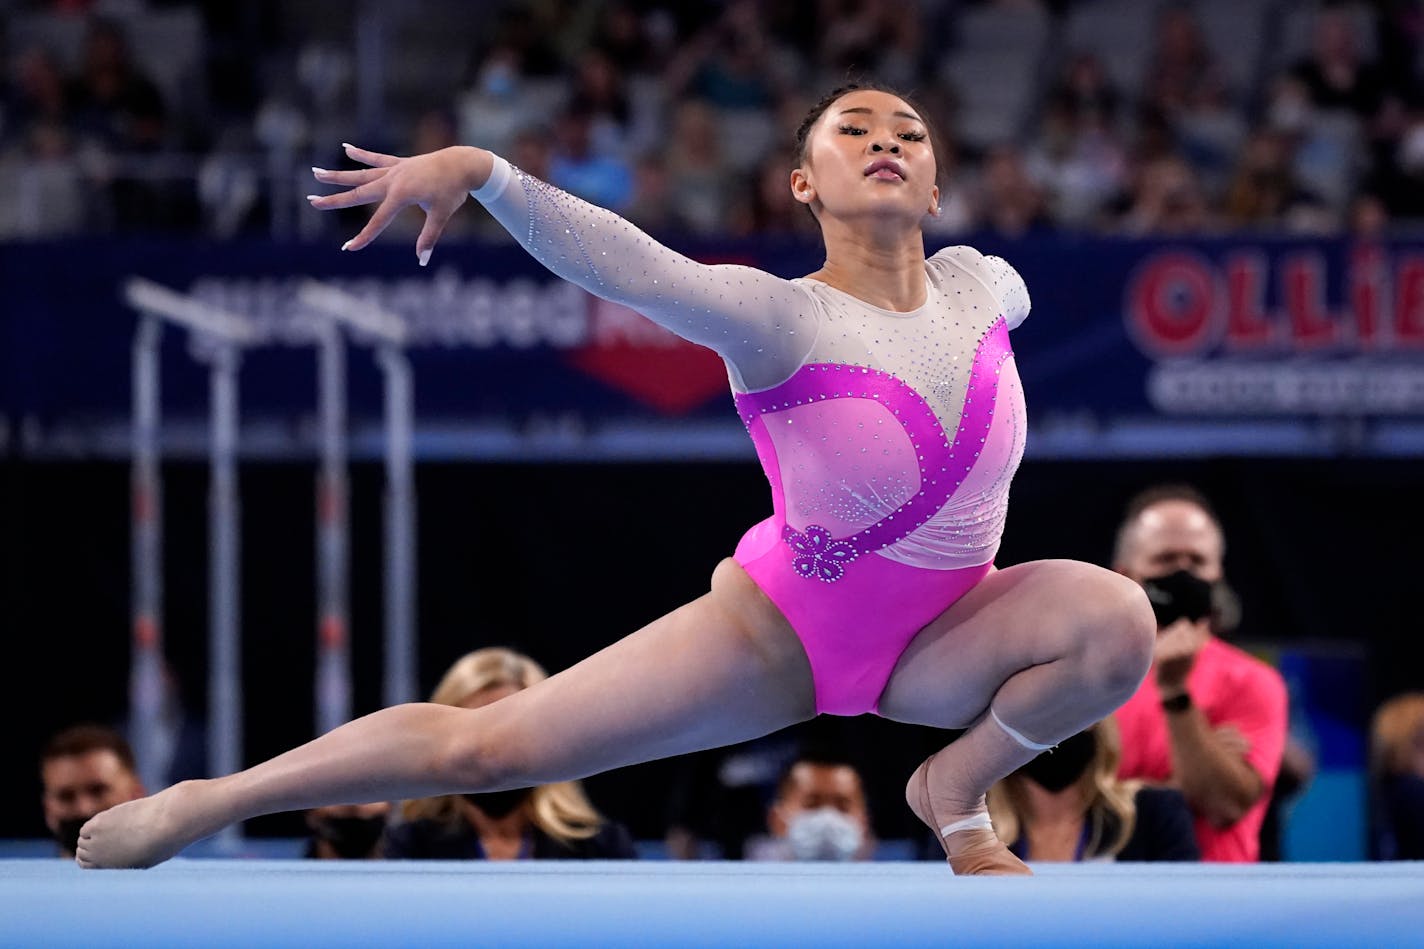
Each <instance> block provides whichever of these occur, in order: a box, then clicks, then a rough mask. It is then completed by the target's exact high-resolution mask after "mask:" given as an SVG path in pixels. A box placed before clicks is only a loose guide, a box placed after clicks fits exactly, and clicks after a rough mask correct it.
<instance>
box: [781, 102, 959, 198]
mask: <svg viewBox="0 0 1424 949" xmlns="http://www.w3.org/2000/svg"><path fill="white" fill-rule="evenodd" d="M935 174H936V165H935V155H934V148H933V146H931V144H930V138H929V129H928V128H927V127H926V125H925V123H924V121H923V120H922V119H921V118H920V116H919V115H918V114H917V113H916V112H915V110H914V109H913V108H911V107H910V105H909V104H908V103H906V102H905V101H904V100H903V99H901V98H900V97H898V96H893V95H891V94H889V93H888V92H877V91H873V90H866V89H862V90H856V91H855V92H849V93H847V94H845V95H843V96H841V97H840V98H839V99H837V100H836V101H835V102H832V103H831V105H830V106H829V107H828V108H827V109H826V111H825V112H823V113H822V114H821V117H820V118H819V119H818V120H817V121H816V125H815V127H814V128H813V129H812V130H811V133H810V135H809V136H808V138H807V142H806V154H805V157H804V160H803V161H802V164H801V167H800V168H797V169H796V170H795V171H793V172H792V173H791V193H792V195H793V196H794V197H795V198H796V200H797V201H800V202H801V203H803V204H806V205H809V206H810V207H811V210H812V211H813V212H815V214H816V217H817V219H818V220H821V221H822V223H824V222H825V218H826V216H827V215H831V216H834V217H837V218H842V219H847V220H849V219H856V218H865V217H867V216H872V217H876V218H887V217H888V218H892V219H895V218H899V219H903V220H905V221H906V222H907V223H911V224H915V225H918V223H919V222H920V221H921V219H923V217H924V216H925V215H926V214H933V213H936V211H937V209H938V207H939V186H938V185H937V184H935Z"/></svg>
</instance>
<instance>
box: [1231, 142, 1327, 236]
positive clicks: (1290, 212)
mask: <svg viewBox="0 0 1424 949" xmlns="http://www.w3.org/2000/svg"><path fill="white" fill-rule="evenodd" d="M1320 207H1321V202H1320V199H1319V198H1318V197H1317V196H1316V195H1314V194H1312V193H1311V192H1310V191H1308V190H1307V189H1306V188H1305V187H1303V186H1302V185H1301V183H1300V182H1299V181H1298V180H1297V178H1296V175H1295V171H1294V168H1293V167H1292V162H1291V154H1290V140H1289V139H1288V138H1287V137H1286V136H1285V135H1284V134H1282V133H1280V132H1277V131H1272V130H1270V129H1261V130H1258V131H1256V132H1253V133H1252V135H1251V137H1250V139H1248V140H1247V142H1246V147H1245V148H1244V149H1243V150H1242V152H1241V158H1240V161H1239V163H1238V164H1237V166H1236V170H1235V172H1234V173H1233V174H1232V178H1231V183H1230V184H1229V186H1228V187H1227V191H1226V219H1227V221H1228V222H1229V223H1230V224H1231V225H1232V226H1233V227H1235V228H1237V229H1241V230H1253V231H1259V230H1268V229H1297V230H1308V229H1309V228H1307V227H1304V226H1302V222H1304V221H1305V220H1306V219H1307V218H1308V215H1310V214H1311V213H1312V212H1314V211H1317V210H1318V209H1320ZM1293 225H1294V227H1293Z"/></svg>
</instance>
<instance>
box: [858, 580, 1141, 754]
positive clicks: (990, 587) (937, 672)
mask: <svg viewBox="0 0 1424 949" xmlns="http://www.w3.org/2000/svg"><path fill="white" fill-rule="evenodd" d="M1105 575H1110V574H1109V571H1106V570H1104V569H1103V568H1101V567H1096V566H1093V565H1092V564H1087V563H1080V562H1077V561H1073V560H1040V561H1034V562H1032V563H1025V564H1017V565H1015V566H1012V567H1005V568H1004V569H1002V570H995V571H993V572H992V573H990V574H989V575H988V576H986V577H984V579H983V580H981V581H979V583H978V584H977V585H975V586H974V588H973V589H971V590H970V591H969V592H968V593H966V594H964V596H962V597H961V598H960V599H958V600H956V601H955V602H954V604H953V605H951V606H950V607H949V608H948V609H947V610H945V611H944V612H943V613H941V614H940V615H939V616H938V617H937V618H936V619H934V620H932V621H931V622H930V623H929V624H928V625H926V626H925V627H924V628H923V629H921V630H920V631H919V633H917V634H916V635H915V638H914V639H912V640H911V641H910V645H909V646H908V647H906V649H905V651H904V652H903V653H902V654H901V655H900V659H899V661H898V662H897V663H896V664H895V669H894V671H893V672H892V673H891V674H890V681H889V682H888V683H887V685H886V687H885V691H884V692H883V693H881V696H880V703H879V714H880V715H882V716H883V717H885V718H889V719H893V720H895V721H900V722H907V723H912V724H919V725H931V726H934V727H937V728H966V727H968V726H969V725H971V724H973V722H974V721H975V720H976V719H977V718H978V717H979V716H980V715H982V714H983V713H984V711H985V710H986V709H987V708H988V707H989V702H990V700H991V699H992V698H993V697H994V693H995V692H997V691H998V690H999V687H1000V686H1001V685H1003V684H1004V682H1006V681H1007V680H1008V679H1009V677H1011V676H1012V675H1013V674H1014V673H1016V672H1019V671H1020V670H1022V669H1027V668H1029V667H1030V666H1035V665H1039V664H1041V663H1045V662H1051V661H1053V660H1054V659H1057V658H1060V657H1061V656H1063V655H1064V654H1065V651H1066V650H1068V649H1070V648H1072V637H1073V635H1074V632H1075V630H1074V628H1073V627H1072V624H1071V621H1070V615H1069V613H1070V611H1069V610H1068V609H1066V608H1065V607H1066V606H1067V605H1068V604H1072V603H1074V602H1076V601H1078V600H1079V599H1081V598H1082V597H1083V596H1085V595H1090V592H1089V591H1091V590H1092V589H1093V588H1094V586H1095V585H1096V584H1099V583H1101V582H1102V580H1103V578H1104V576H1105ZM1117 579H1118V580H1120V579H1121V578H1117Z"/></svg>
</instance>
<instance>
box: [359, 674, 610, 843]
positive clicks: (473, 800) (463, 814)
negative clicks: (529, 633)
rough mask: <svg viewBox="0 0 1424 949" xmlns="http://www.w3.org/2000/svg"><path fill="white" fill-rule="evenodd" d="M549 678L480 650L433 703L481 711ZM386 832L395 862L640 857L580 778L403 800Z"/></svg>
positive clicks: (437, 691)
mask: <svg viewBox="0 0 1424 949" xmlns="http://www.w3.org/2000/svg"><path fill="white" fill-rule="evenodd" d="M547 678H548V674H547V673H545V672H544V670H543V669H542V668H541V667H540V666H539V664H538V663H536V662H535V661H534V660H533V659H530V658H529V657H528V656H525V655H521V654H520V653H517V652H515V651H513V650H512V649H501V648H489V649H477V650H475V651H474V652H471V653H467V654H466V655H464V656H462V657H460V658H459V659H458V660H456V661H455V663H454V665H452V666H451V667H450V668H449V670H448V671H446V673H445V676H444V678H442V679H441V680H440V684H439V685H437V686H436V687H435V691H434V693H432V694H431V696H430V701H431V702H433V703H435V704H437V705H451V706H455V707H457V708H481V707H483V706H485V705H489V704H491V703H493V702H497V701H499V700H500V699H502V698H505V697H506V696H509V695H513V694H514V693H516V692H519V691H522V690H523V689H526V688H528V687H529V686H531V685H533V684H534V683H535V682H542V681H544V680H545V679H547ZM400 816H401V820H400V821H398V822H397V823H395V824H394V825H393V826H392V827H390V828H389V829H388V831H387V833H386V838H385V841H384V843H383V847H382V852H383V854H384V855H385V856H386V857H389V858H393V859H407V860H410V859H415V860H418V859H427V860H617V859H632V858H634V857H636V856H637V853H636V852H635V851H634V849H633V840H632V837H631V836H630V835H629V833H628V830H627V829H626V828H625V827H623V825H621V824H619V823H617V822H615V821H610V820H608V819H606V818H605V817H603V816H602V815H600V814H599V813H598V811H596V810H594V807H593V805H592V804H590V803H589V800H588V798H587V797H585V796H584V793H583V789H582V788H581V787H580V786H579V784H578V782H576V781H558V782H554V783H552V784H540V785H536V786H535V787H531V788H514V789H510V790H507V791H489V792H486V793H483V794H447V795H444V796H442V797H424V798H418V799H416V800H411V801H406V802H405V803H404V804H403V805H402V806H401V809H400Z"/></svg>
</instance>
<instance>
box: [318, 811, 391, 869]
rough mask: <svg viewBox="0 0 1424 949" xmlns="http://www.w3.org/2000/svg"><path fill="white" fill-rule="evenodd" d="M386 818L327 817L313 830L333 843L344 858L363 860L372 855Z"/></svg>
mask: <svg viewBox="0 0 1424 949" xmlns="http://www.w3.org/2000/svg"><path fill="white" fill-rule="evenodd" d="M385 828H386V819H385V818H384V817H381V816H379V815H378V816H376V817H327V818H324V819H322V820H320V821H318V822H317V824H316V826H315V827H313V828H312V832H313V833H314V834H316V835H317V837H319V838H321V839H322V840H324V841H326V842H327V843H328V844H330V845H331V849H332V850H334V851H336V855H337V856H338V857H340V858H341V859H343V860H361V859H364V858H366V857H369V856H371V851H372V850H373V849H375V846H376V841H378V840H380V839H381V831H383V830H385Z"/></svg>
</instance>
